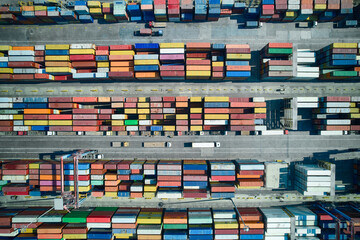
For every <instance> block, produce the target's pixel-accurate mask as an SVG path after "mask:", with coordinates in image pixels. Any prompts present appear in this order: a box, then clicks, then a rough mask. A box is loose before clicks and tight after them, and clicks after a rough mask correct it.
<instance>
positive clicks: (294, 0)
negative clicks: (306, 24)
mask: <svg viewBox="0 0 360 240" xmlns="http://www.w3.org/2000/svg"><path fill="white" fill-rule="evenodd" d="M288 4H300V0H288Z"/></svg>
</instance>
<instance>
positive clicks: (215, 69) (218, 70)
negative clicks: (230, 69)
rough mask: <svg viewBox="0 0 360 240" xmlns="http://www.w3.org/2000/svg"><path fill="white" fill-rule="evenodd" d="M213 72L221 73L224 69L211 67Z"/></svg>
mask: <svg viewBox="0 0 360 240" xmlns="http://www.w3.org/2000/svg"><path fill="white" fill-rule="evenodd" d="M212 70H213V72H223V71H224V67H212Z"/></svg>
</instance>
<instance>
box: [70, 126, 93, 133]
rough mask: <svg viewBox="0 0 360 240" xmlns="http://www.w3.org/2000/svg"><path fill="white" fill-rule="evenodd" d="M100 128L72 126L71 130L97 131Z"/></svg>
mask: <svg viewBox="0 0 360 240" xmlns="http://www.w3.org/2000/svg"><path fill="white" fill-rule="evenodd" d="M99 130H100V128H99V126H73V131H76V132H77V131H80V132H83V131H84V132H98V131H99Z"/></svg>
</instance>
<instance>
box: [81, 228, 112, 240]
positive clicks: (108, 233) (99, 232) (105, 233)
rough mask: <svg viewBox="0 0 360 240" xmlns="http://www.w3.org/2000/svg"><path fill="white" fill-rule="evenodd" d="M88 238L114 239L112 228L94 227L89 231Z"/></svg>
mask: <svg viewBox="0 0 360 240" xmlns="http://www.w3.org/2000/svg"><path fill="white" fill-rule="evenodd" d="M87 239H103V240H108V239H109V240H110V239H112V229H106V228H105V229H104V228H92V229H90V230H89V231H88V232H87Z"/></svg>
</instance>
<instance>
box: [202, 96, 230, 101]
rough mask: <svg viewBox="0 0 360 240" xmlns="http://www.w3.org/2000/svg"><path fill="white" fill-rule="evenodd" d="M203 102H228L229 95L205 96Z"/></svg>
mask: <svg viewBox="0 0 360 240" xmlns="http://www.w3.org/2000/svg"><path fill="white" fill-rule="evenodd" d="M204 101H205V102H228V101H229V97H205V98H204Z"/></svg>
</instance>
